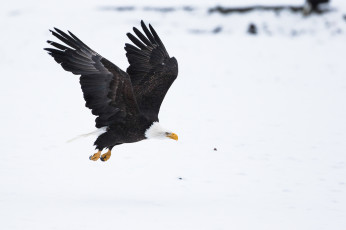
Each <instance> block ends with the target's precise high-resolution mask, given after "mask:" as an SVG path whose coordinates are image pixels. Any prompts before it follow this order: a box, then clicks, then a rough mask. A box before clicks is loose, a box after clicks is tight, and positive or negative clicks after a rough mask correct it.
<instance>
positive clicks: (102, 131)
mask: <svg viewBox="0 0 346 230" xmlns="http://www.w3.org/2000/svg"><path fill="white" fill-rule="evenodd" d="M105 132H107V127H102V128H99V129H96V130H95V131H92V132H91V133H85V134H81V135H78V136H76V137H74V138H72V139H70V140H68V141H67V143H71V142H73V141H76V140H78V139H80V138H82V137H88V136H91V135H95V136H96V135H97V136H100V135H101V134H102V133H105Z"/></svg>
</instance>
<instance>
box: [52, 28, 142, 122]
mask: <svg viewBox="0 0 346 230" xmlns="http://www.w3.org/2000/svg"><path fill="white" fill-rule="evenodd" d="M51 32H52V34H53V35H54V36H55V37H56V38H58V39H59V40H60V41H61V42H63V43H65V44H66V45H67V46H69V47H67V46H65V45H62V44H59V43H57V42H53V41H47V42H48V43H49V44H50V45H52V46H53V47H55V48H45V50H46V51H48V53H49V54H50V55H51V56H52V57H53V58H54V59H55V61H56V62H57V63H59V64H61V66H62V67H63V68H64V69H65V70H66V71H69V72H72V73H73V74H76V75H81V77H80V84H81V88H82V91H83V95H84V99H85V101H86V104H85V106H86V107H88V108H89V109H91V111H92V114H94V115H96V116H98V117H97V118H96V120H95V121H96V127H98V128H101V127H104V126H108V125H110V124H114V123H117V122H123V121H124V119H125V118H126V117H127V116H133V115H136V114H138V113H139V109H138V106H137V102H136V99H135V96H134V93H133V89H132V84H131V79H130V77H129V75H128V74H127V73H126V72H124V71H122V70H121V69H120V68H119V67H117V66H116V65H114V64H113V63H111V62H110V61H108V60H107V59H105V58H103V57H102V56H101V55H99V54H98V53H96V52H95V51H93V50H92V49H90V48H89V47H88V46H87V45H85V44H84V43H83V42H82V41H81V40H80V39H79V38H77V37H76V36H75V35H74V34H73V33H71V32H70V31H68V34H67V33H65V32H63V31H61V30H59V29H57V28H54V30H51Z"/></svg>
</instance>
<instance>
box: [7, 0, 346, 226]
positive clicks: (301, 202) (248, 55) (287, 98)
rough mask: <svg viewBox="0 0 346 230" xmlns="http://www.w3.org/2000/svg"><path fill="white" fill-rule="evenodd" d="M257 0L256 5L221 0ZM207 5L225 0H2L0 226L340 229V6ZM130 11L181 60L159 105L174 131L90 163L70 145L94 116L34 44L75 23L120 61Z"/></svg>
mask: <svg viewBox="0 0 346 230" xmlns="http://www.w3.org/2000/svg"><path fill="white" fill-rule="evenodd" d="M271 2H272V3H273V1H271ZM300 2H302V1H275V3H276V4H277V3H280V4H281V3H282V4H287V3H292V4H300ZM257 3H261V4H266V3H268V1H250V0H247V1H234V3H233V5H237V4H240V5H242V4H243V5H248V4H257ZM217 5H225V6H232V4H230V3H229V2H228V1H226V0H224V1H218V2H213V1H207V0H204V1H191V0H190V1H174V2H167V1H155V0H151V1H149V2H147V3H146V2H140V3H137V2H136V1H133V0H132V1H124V0H123V1H117V2H115V1H74V2H69V1H67V0H63V1H56V2H48V1H38V0H36V1H12V2H6V4H2V6H1V10H0V18H1V20H0V25H1V26H0V28H1V31H2V33H1V37H0V41H1V46H0V53H1V55H0V63H1V68H0V76H1V80H2V81H1V84H0V95H1V97H0V103H1V121H2V124H1V133H0V137H1V147H2V154H1V160H0V229H4V230H12V229H15V230H17V229H26V230H31V229H32V230H41V229H42V230H50V229H52V230H53V229H57V230H58V229H59V230H60V229H71V230H72V229H73V230H79V229H81V230H82V229H83V230H87V229H119V230H138V229H150V230H156V229H157V230H163V229H165V230H166V229H172V230H204V229H205V230H229V229H236V230H252V229H255V230H258V229H263V230H277V229H280V230H282V229H284V230H285V229H287V230H292V229H299V230H306V229H313V230H320V229H333V230H343V229H346V218H345V217H346V63H345V60H346V21H345V20H344V19H343V15H345V14H346V7H345V5H346V4H345V3H343V1H342V0H339V1H333V0H332V4H331V5H332V7H333V8H334V11H333V12H331V13H327V14H324V15H322V16H316V15H313V16H310V17H303V16H301V15H299V14H292V13H289V12H282V13H280V14H275V13H271V12H251V13H246V14H232V15H227V16H223V15H220V14H217V13H214V14H208V12H207V11H208V7H215V6H217ZM115 6H135V8H134V9H133V10H131V11H115V10H109V8H111V7H115ZM152 6H160V7H171V6H174V7H178V9H180V8H179V7H182V6H192V8H193V10H192V11H189V10H174V11H172V12H167V13H163V12H160V11H155V10H148V8H147V7H152ZM106 8H107V9H108V10H105V9H106ZM140 19H143V20H145V21H146V22H147V23H149V22H150V23H152V24H153V26H154V27H155V28H156V30H157V32H158V33H159V35H160V36H161V38H162V40H163V42H164V43H165V45H166V47H167V50H168V52H169V53H170V55H172V56H175V57H176V58H177V59H178V62H179V76H178V79H177V80H176V82H175V83H174V84H173V86H172V87H171V89H170V91H169V93H168V95H167V96H166V99H165V101H164V103H163V106H162V108H161V112H160V121H161V123H162V124H163V125H164V126H166V127H168V128H171V129H172V130H173V131H174V132H176V133H177V134H178V135H179V141H178V142H174V141H143V142H140V143H136V144H128V145H121V146H118V147H116V148H114V151H113V155H112V157H111V159H110V160H109V161H108V162H91V161H90V160H89V159H88V157H89V155H91V154H92V153H93V152H94V149H93V146H92V144H93V141H94V139H95V137H89V138H86V139H81V140H78V141H75V142H72V143H66V141H67V140H69V139H71V138H73V137H75V136H77V135H79V134H82V133H87V132H90V131H93V130H94V129H95V128H94V117H93V116H92V115H91V113H90V111H89V110H88V109H86V108H85V107H84V101H83V98H82V93H81V90H80V86H79V83H78V77H76V76H74V75H72V74H70V73H67V72H65V71H64V70H63V69H62V68H61V67H59V66H58V65H57V64H56V63H55V62H54V61H53V59H52V58H51V57H50V56H49V55H47V54H46V52H44V51H43V48H44V47H47V44H46V43H45V41H46V40H48V39H53V37H52V35H51V34H50V33H49V31H48V29H50V28H52V27H53V26H56V27H58V28H60V29H63V30H67V29H68V30H71V31H73V33H74V34H76V35H77V36H78V37H79V38H80V39H82V40H83V41H84V42H85V43H86V44H88V45H89V46H90V47H91V48H93V49H94V50H96V51H97V52H99V53H100V54H101V55H103V56H104V57H106V58H108V59H109V60H111V61H112V62H114V63H115V64H117V65H118V66H119V67H121V68H122V69H126V68H127V65H128V64H127V60H126V57H125V51H124V49H123V47H124V44H125V42H128V41H129V40H128V39H127V37H126V35H125V34H126V32H129V31H130V30H131V28H132V26H139V22H140ZM249 23H255V24H256V26H257V27H258V32H259V34H258V35H256V36H253V35H248V34H247V33H246V30H247V27H248V25H249ZM215 28H221V30H219V32H218V33H213V31H215ZM214 148H217V151H214Z"/></svg>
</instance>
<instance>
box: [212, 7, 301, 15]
mask: <svg viewBox="0 0 346 230" xmlns="http://www.w3.org/2000/svg"><path fill="white" fill-rule="evenodd" d="M256 10H257V11H258V10H260V11H274V12H281V11H284V10H289V11H292V12H302V11H303V6H261V5H256V6H245V7H225V6H216V7H213V8H210V9H209V13H220V14H233V13H248V12H251V11H256Z"/></svg>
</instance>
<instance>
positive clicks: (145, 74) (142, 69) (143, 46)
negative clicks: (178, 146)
mask: <svg viewBox="0 0 346 230" xmlns="http://www.w3.org/2000/svg"><path fill="white" fill-rule="evenodd" d="M141 26H142V29H143V31H144V34H145V35H144V34H143V33H142V32H140V31H139V30H138V29H137V28H133V31H134V33H135V34H136V35H137V37H138V38H136V37H135V36H134V35H132V34H131V33H128V34H127V36H128V38H129V39H130V40H131V41H132V42H133V44H134V45H136V46H137V47H136V46H134V45H131V44H128V43H126V44H125V50H126V56H127V59H128V61H129V63H130V66H129V67H128V68H127V73H128V74H129V75H130V77H131V81H132V86H133V89H134V93H135V96H136V100H137V103H138V107H139V109H140V110H141V112H142V113H143V114H145V115H146V116H147V117H148V118H150V119H152V120H158V113H159V111H160V107H161V103H162V101H163V99H164V97H165V95H166V93H167V91H168V89H169V88H170V86H171V85H172V83H173V82H174V80H175V79H176V77H177V75H178V63H177V61H176V59H175V58H174V57H172V58H170V57H169V55H168V52H167V50H166V48H165V46H164V45H163V43H162V41H161V39H160V37H159V36H158V34H157V33H156V31H155V30H154V28H153V27H152V26H151V25H150V24H149V29H150V30H149V29H148V28H147V26H146V25H145V23H144V22H143V21H141Z"/></svg>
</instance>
